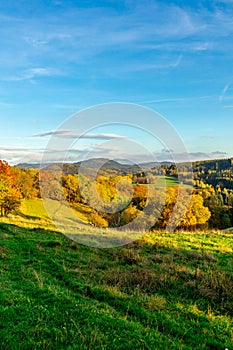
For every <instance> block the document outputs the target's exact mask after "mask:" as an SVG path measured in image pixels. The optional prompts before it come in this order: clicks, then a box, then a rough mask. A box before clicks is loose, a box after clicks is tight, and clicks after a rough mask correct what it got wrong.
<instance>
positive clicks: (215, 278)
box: [0, 201, 233, 350]
mask: <svg viewBox="0 0 233 350" xmlns="http://www.w3.org/2000/svg"><path fill="white" fill-rule="evenodd" d="M39 203H40V204H39ZM29 204H31V205H29ZM41 204H42V203H41V202H40V201H38V202H37V203H36V205H37V206H38V207H39V206H40V208H41V211H39V209H37V210H36V211H35V208H34V207H33V205H35V203H34V204H32V202H31V203H29V202H27V203H24V204H23V205H24V206H23V207H22V208H21V210H22V213H21V216H18V223H19V222H20V220H21V219H22V220H24V223H23V224H22V225H21V227H20V226H19V225H18V224H17V225H16V221H17V216H14V217H13V216H12V217H10V218H9V219H5V222H3V221H4V220H3V219H2V222H1V223H0V266H1V269H0V273H1V279H0V300H1V303H0V340H1V341H0V349H4V350H5V349H12V350H14V349H22V350H27V349H28V350H29V349H30V350H31V349H58V350H60V349H122V350H127V349H158V350H159V349H161V350H162V349H169V350H170V349H190V350H191V349H211V350H212V349H216V350H217V349H226V348H228V349H229V350H231V349H233V347H232V342H233V307H232V306H233V254H232V251H233V239H232V238H233V236H232V234H230V233H226V232H208V233H204V232H196V233H187V232H180V233H161V232H158V233H150V234H146V235H144V236H143V237H142V238H141V239H140V240H137V241H135V242H134V243H131V244H130V245H127V246H123V247H118V248H112V249H98V248H90V247H87V246H83V245H80V244H77V243H75V242H73V241H71V240H69V239H68V238H67V237H66V236H64V235H62V234H61V233H59V232H55V231H54V230H52V229H49V228H48V227H49V225H51V222H49V218H48V217H46V214H45V212H43V207H42V206H41ZM29 208H30V209H29ZM33 208H34V209H33ZM10 221H11V222H10ZM13 221H15V222H13ZM40 222H41V227H39V224H40ZM33 223H34V226H33ZM29 224H30V225H29ZM27 225H28V227H27ZM46 225H47V226H48V227H47V228H45V227H46ZM42 227H44V228H42Z"/></svg>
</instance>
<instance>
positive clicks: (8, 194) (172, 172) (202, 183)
mask: <svg viewBox="0 0 233 350" xmlns="http://www.w3.org/2000/svg"><path fill="white" fill-rule="evenodd" d="M102 163H103V160H98V159H94V160H89V161H86V162H85V164H84V166H85V167H86V169H88V172H87V173H88V174H92V172H95V169H96V168H99V165H100V164H102ZM79 169H80V163H75V164H64V165H63V164H51V165H48V166H46V167H44V168H43V170H39V169H38V165H30V164H20V165H18V166H10V165H9V164H8V163H7V162H6V161H3V160H2V161H0V215H1V216H8V215H9V214H10V213H17V211H19V210H20V204H21V200H22V199H37V198H40V197H41V191H42V193H43V197H46V198H50V199H52V200H61V199H63V198H64V197H65V199H66V200H67V201H68V202H69V203H70V205H71V206H73V208H74V209H76V210H78V204H80V203H81V204H82V205H85V206H88V207H89V208H91V215H90V225H93V226H96V227H117V226H121V225H125V224H127V223H129V222H131V221H133V220H134V219H135V218H136V217H137V216H138V215H139V214H140V213H141V212H143V209H144V208H145V206H146V205H147V196H148V186H151V187H150V190H152V191H153V196H154V201H153V203H154V204H153V205H154V208H153V210H154V212H155V213H156V211H157V206H158V207H159V206H160V204H161V198H162V197H163V196H165V198H166V200H165V205H164V207H163V210H162V211H161V212H160V213H159V214H158V213H157V215H158V220H157V221H156V223H155V224H153V225H152V228H151V229H152V230H153V229H164V228H165V227H166V225H167V222H168V221H169V218H170V216H171V213H172V212H173V209H174V206H175V204H176V199H177V193H178V185H179V184H180V186H181V188H182V195H183V196H184V197H185V196H187V195H188V190H190V188H191V187H192V199H191V202H190V205H189V208H188V209H187V212H186V214H185V216H184V217H183V219H182V221H181V222H180V223H179V225H178V227H177V228H178V229H185V230H195V229H208V228H210V229H225V228H228V227H232V226H233V159H220V160H211V161H198V162H194V163H193V164H192V171H193V179H191V180H190V164H189V165H188V164H186V163H182V164H178V165H177V166H176V165H174V164H171V163H163V164H156V163H155V164H151V163H148V164H143V166H142V167H140V165H126V164H120V163H118V162H115V161H111V160H108V161H105V162H104V165H103V166H102V167H101V168H100V169H99V171H98V177H97V179H96V182H95V184H93V182H92V181H91V178H90V177H88V175H82V174H79ZM60 171H62V176H58V174H59V172H60ZM178 171H179V182H180V183H179V182H178ZM40 174H42V176H41V180H40ZM161 179H165V181H167V185H166V184H165V185H161ZM80 180H82V184H84V186H82V187H83V188H82V191H80V188H79V183H80ZM168 180H169V181H168ZM171 180H172V181H171ZM119 182H121V184H123V185H122V186H123V187H122V188H121V191H120V193H119V191H117V184H118V183H119ZM93 186H95V188H96V190H97V192H96V191H93ZM132 188H133V193H132ZM95 193H97V194H98V195H97V196H96V195H95ZM84 194H85V195H84ZM98 196H100V197H101V198H102V200H103V201H104V202H105V203H106V208H107V206H108V204H109V205H111V203H112V202H114V203H116V204H117V205H119V208H123V209H119V210H118V211H116V212H114V213H109V212H108V210H105V211H103V212H101V211H98V210H96V209H95V208H96V207H97V203H98ZM129 197H131V200H130V202H128V198H129ZM150 219H151V222H153V218H148V217H147V218H146V220H150Z"/></svg>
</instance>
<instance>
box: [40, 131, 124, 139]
mask: <svg viewBox="0 0 233 350" xmlns="http://www.w3.org/2000/svg"><path fill="white" fill-rule="evenodd" d="M46 136H55V137H60V138H68V139H80V138H82V139H95V140H111V139H120V140H124V139H126V136H122V135H117V134H106V133H104V134H77V133H74V132H73V131H72V130H51V131H45V132H42V133H38V134H35V135H33V137H46Z"/></svg>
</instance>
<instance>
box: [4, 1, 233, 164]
mask: <svg viewBox="0 0 233 350" xmlns="http://www.w3.org/2000/svg"><path fill="white" fill-rule="evenodd" d="M0 46H1V51H0V116H1V128H0V158H1V159H6V160H8V161H9V162H10V163H11V164H14V163H18V162H22V161H30V162H31V161H40V159H41V156H42V154H43V150H44V149H45V148H46V144H47V142H48V141H49V137H50V135H52V134H53V132H54V130H57V128H59V127H60V125H61V124H62V123H63V122H64V120H66V119H67V118H69V117H70V116H71V115H73V114H74V113H76V112H78V111H79V110H81V109H83V108H87V107H90V106H93V105H96V104H102V103H111V102H129V103H136V104H140V105H142V106H145V107H148V108H150V109H152V110H154V111H156V112H158V113H159V114H160V115H162V116H164V117H165V118H166V119H167V120H168V121H169V122H170V123H171V124H172V125H173V127H174V128H175V129H176V130H177V132H178V133H179V134H180V136H181V138H182V139H183V141H184V144H185V145H186V147H187V149H188V151H189V153H190V157H191V159H209V158H222V157H232V156H233V151H232V150H233V147H232V146H233V138H232V130H233V1H232V0H223V1H215V0H212V1H195V2H190V1H185V0H184V1H178V0H177V1H153V0H148V1H147V0H145V1H138V0H125V1H122V0H115V1H114V0H109V1H107V0H106V1H88V0H86V1H85V0H84V1H71V0H66V1H62V0H33V1H28V0H21V1H16V0H12V1H9V0H8V1H6V0H1V7H0ZM90 133H92V136H91V137H89V138H86V139H82V140H80V141H79V145H78V146H76V147H77V149H80V150H81V148H82V149H85V148H86V149H91V147H96V149H97V148H98V149H100V148H101V147H102V148H104V147H105V148H106V146H104V145H103V146H101V142H105V141H106V134H108V135H109V134H111V135H112V136H113V138H112V139H113V140H116V139H122V137H123V138H130V137H132V138H133V134H134V138H137V139H138V138H139V139H140V135H138V134H137V132H136V131H135V132H134V131H132V128H131V129H130V130H129V129H127V128H125V129H124V128H123V127H121V128H120V127H118V128H116V127H115V126H108V127H107V128H106V129H105V130H104V129H103V128H100V129H99V130H98V128H97V129H96V130H92V131H91V132H90ZM100 133H102V134H103V137H102V138H101V136H100ZM45 134H46V135H45ZM35 135H37V136H35ZM95 136H96V138H95ZM141 138H142V139H141V141H142V140H144V139H146V137H145V135H144V136H143V134H142V135H141ZM142 143H144V141H142ZM109 147H110V146H109ZM148 147H150V146H149V142H148ZM151 147H152V146H151ZM153 147H154V148H153ZM153 147H152V149H151V151H152V152H154V154H156V156H157V157H158V158H159V159H160V160H161V159H162V158H163V157H165V155H166V153H167V152H164V151H163V148H164V147H163V146H162V145H159V144H158V145H156V146H155V145H153ZM113 150H114V147H113ZM120 152H121V150H120V149H119V147H118V149H117V151H116V148H115V153H114V152H113V151H112V152H111V156H112V157H114V156H115V157H116V158H118V157H120ZM171 152H172V150H171ZM81 154H82V152H80V154H79V153H78V152H76V153H75V157H74V158H73V159H71V160H73V161H75V160H80V159H81V158H80V157H81ZM100 154H101V155H102V154H103V152H102V153H101V152H100ZM108 154H110V153H106V155H108ZM96 155H98V154H97V152H96ZM142 158H143V157H142ZM56 159H57V160H58V158H56Z"/></svg>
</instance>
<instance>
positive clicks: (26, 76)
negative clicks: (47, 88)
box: [3, 67, 57, 81]
mask: <svg viewBox="0 0 233 350" xmlns="http://www.w3.org/2000/svg"><path fill="white" fill-rule="evenodd" d="M52 75H57V72H56V70H54V69H52V68H43V67H36V68H31V69H27V70H25V71H24V72H23V73H22V74H21V75H18V76H9V77H6V78H4V79H3V80H5V81H22V80H32V79H34V78H38V77H49V76H52Z"/></svg>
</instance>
